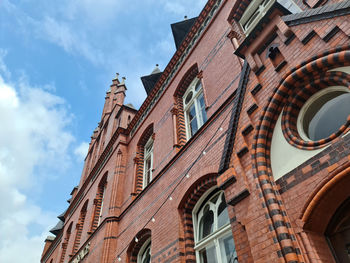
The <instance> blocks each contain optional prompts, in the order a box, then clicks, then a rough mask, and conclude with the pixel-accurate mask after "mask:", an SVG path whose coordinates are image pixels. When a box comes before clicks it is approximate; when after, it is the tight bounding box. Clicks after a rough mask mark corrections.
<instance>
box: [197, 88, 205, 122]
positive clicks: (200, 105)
mask: <svg viewBox="0 0 350 263" xmlns="http://www.w3.org/2000/svg"><path fill="white" fill-rule="evenodd" d="M198 103H199V108H200V111H201V114H202V120H203V123H204V122H206V121H207V112H206V110H205V103H204V97H203V94H201V95H199V97H198Z"/></svg>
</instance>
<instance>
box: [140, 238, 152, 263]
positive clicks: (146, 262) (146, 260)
mask: <svg viewBox="0 0 350 263" xmlns="http://www.w3.org/2000/svg"><path fill="white" fill-rule="evenodd" d="M150 262H151V239H148V240H147V241H146V242H145V243H144V244H143V246H142V247H141V249H140V252H139V253H138V255H137V263H150Z"/></svg>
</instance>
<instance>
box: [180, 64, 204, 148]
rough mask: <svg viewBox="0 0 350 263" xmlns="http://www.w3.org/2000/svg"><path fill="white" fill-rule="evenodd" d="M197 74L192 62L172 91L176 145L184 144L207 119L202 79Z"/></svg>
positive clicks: (195, 65) (195, 66) (196, 66)
mask: <svg viewBox="0 0 350 263" xmlns="http://www.w3.org/2000/svg"><path fill="white" fill-rule="evenodd" d="M199 75H200V74H199V72H198V65H197V64H194V65H193V66H192V67H191V68H190V69H189V70H188V71H187V72H186V74H185V75H184V76H183V78H182V80H181V81H180V84H179V86H178V87H177V89H176V91H175V93H174V99H175V107H174V109H173V118H175V119H174V123H176V138H175V145H177V146H182V145H184V144H185V143H186V141H187V140H189V139H190V138H191V137H192V136H193V135H194V134H195V133H196V132H197V131H198V129H199V128H200V127H201V126H202V125H203V124H204V123H205V122H206V121H207V113H206V109H205V108H206V106H205V102H204V96H203V88H202V80H201V79H200V78H199V77H198V76H199Z"/></svg>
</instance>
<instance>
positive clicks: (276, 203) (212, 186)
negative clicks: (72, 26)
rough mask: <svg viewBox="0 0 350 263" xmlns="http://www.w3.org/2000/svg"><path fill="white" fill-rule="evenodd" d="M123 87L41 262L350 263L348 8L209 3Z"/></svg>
mask: <svg viewBox="0 0 350 263" xmlns="http://www.w3.org/2000/svg"><path fill="white" fill-rule="evenodd" d="M172 30H173V33H174V38H175V42H176V46H177V51H176V53H175V54H174V56H173V57H172V59H171V60H170V62H169V64H168V65H167V66H166V68H165V69H164V71H163V72H160V71H159V70H158V69H156V70H154V71H153V72H152V74H151V75H148V76H145V77H143V78H142V81H143V83H144V86H145V88H146V90H147V93H148V96H147V98H146V100H145V101H144V103H143V104H142V106H141V107H140V109H139V110H135V109H134V108H133V107H132V106H131V105H124V98H125V94H126V87H125V83H124V80H122V81H120V80H119V79H118V77H116V78H115V79H114V80H113V83H112V85H111V88H110V91H108V92H107V94H106V99H105V105H104V109H103V113H102V117H101V122H100V124H99V126H98V127H97V128H96V130H95V131H94V133H93V135H92V140H91V144H90V147H89V152H88V154H87V157H86V160H85V165H84V170H83V173H82V177H81V181H80V183H79V186H77V187H76V188H74V189H73V191H72V193H71V195H72V198H71V200H70V204H69V207H68V209H67V210H66V211H65V212H64V213H63V214H62V215H60V216H59V219H60V221H59V223H58V224H57V226H56V227H55V228H53V229H52V232H53V233H54V234H55V237H48V238H47V240H46V243H45V248H44V251H43V254H42V259H41V262H47V263H52V262H54V263H66V262H75V263H77V262H104V263H107V262H108V263H110V262H111V263H112V262H129V263H131V262H150V261H152V262H210V263H214V262H220V263H221V262H223V263H229V262H350V256H349V255H350V230H349V229H350V228H349V227H350V212H349V211H350V199H349V197H350V190H349V189H350V149H349V145H350V135H349V133H348V131H349V125H350V118H349V113H350V99H349V97H350V94H349V88H350V41H349V40H350V39H349V36H350V1H330V0H329V1H327V0H303V1H302V0H295V1H292V0H281V1H273V0H264V1H263V0H254V1H248V0H243V1H234V0H209V1H208V3H207V4H206V5H205V7H204V9H203V11H202V12H201V13H200V15H199V16H198V17H197V18H195V19H189V20H185V21H182V22H179V23H176V24H173V25H172Z"/></svg>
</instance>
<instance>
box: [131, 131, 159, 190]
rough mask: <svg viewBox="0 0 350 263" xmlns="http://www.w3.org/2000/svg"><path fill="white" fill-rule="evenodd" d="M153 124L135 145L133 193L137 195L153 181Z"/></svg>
mask: <svg viewBox="0 0 350 263" xmlns="http://www.w3.org/2000/svg"><path fill="white" fill-rule="evenodd" d="M154 137H155V135H154V133H153V124H151V125H149V126H148V127H147V128H146V130H145V131H144V132H143V134H142V135H141V137H140V140H139V142H138V144H137V154H136V158H135V164H136V166H137V168H136V181H135V182H136V183H135V185H134V191H135V193H139V192H140V191H141V190H142V189H144V188H145V187H146V186H147V185H149V184H150V182H151V181H152V179H153V143H154Z"/></svg>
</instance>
